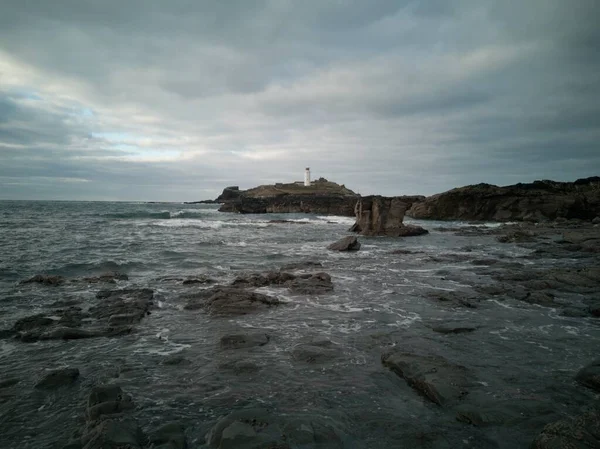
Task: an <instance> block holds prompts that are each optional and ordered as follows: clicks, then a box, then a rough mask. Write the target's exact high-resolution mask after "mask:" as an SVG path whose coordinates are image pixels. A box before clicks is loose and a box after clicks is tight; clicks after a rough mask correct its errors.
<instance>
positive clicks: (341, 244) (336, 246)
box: [327, 235, 360, 251]
mask: <svg viewBox="0 0 600 449" xmlns="http://www.w3.org/2000/svg"><path fill="white" fill-rule="evenodd" d="M327 249H330V250H331V251H358V250H359V249H360V242H359V241H358V239H357V238H356V237H354V236H352V235H349V236H347V237H344V238H342V239H340V240H338V241H337V242H334V243H332V244H331V245H329V246H328V247H327Z"/></svg>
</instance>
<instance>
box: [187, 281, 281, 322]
mask: <svg viewBox="0 0 600 449" xmlns="http://www.w3.org/2000/svg"><path fill="white" fill-rule="evenodd" d="M280 304H281V301H279V299H277V298H275V297H273V296H268V295H264V294H262V293H256V292H253V291H248V290H244V289H241V288H235V287H214V288H211V289H208V290H203V291H200V292H198V293H196V294H194V295H192V296H190V297H189V300H188V302H187V304H186V305H185V306H184V309H186V310H198V309H203V310H205V311H206V312H208V313H210V314H212V315H223V316H235V315H247V314H249V313H254V312H258V311H260V310H267V309H269V308H271V307H276V306H278V305H280Z"/></svg>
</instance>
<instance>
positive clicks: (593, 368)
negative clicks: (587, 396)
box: [575, 359, 600, 393]
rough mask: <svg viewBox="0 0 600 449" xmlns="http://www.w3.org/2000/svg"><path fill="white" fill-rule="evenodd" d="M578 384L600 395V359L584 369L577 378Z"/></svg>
mask: <svg viewBox="0 0 600 449" xmlns="http://www.w3.org/2000/svg"><path fill="white" fill-rule="evenodd" d="M575 379H576V380H577V382H579V383H580V384H581V385H585V386H586V387H588V388H591V389H593V390H596V391H597V392H599V393H600V359H598V360H595V361H594V362H592V363H591V364H589V365H587V366H585V367H583V368H582V369H581V370H580V371H579V372H578V373H577V376H575Z"/></svg>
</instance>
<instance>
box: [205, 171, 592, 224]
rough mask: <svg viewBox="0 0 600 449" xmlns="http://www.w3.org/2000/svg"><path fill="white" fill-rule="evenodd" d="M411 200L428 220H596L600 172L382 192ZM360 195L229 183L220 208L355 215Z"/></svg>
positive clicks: (320, 184) (413, 209)
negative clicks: (428, 191) (425, 192)
mask: <svg viewBox="0 0 600 449" xmlns="http://www.w3.org/2000/svg"><path fill="white" fill-rule="evenodd" d="M382 198H388V199H392V198H395V199H398V200H399V201H401V202H403V203H405V204H406V216H407V217H410V218H416V219H424V220H462V221H496V222H509V221H542V222H543V221H553V220H557V219H579V220H588V221H589V220H594V219H595V218H596V217H600V177H597V176H596V177H590V178H583V179H578V180H576V181H574V182H556V181H550V180H543V181H534V182H532V183H519V184H514V185H509V186H501V187H500V186H496V185H492V184H476V185H469V186H464V187H458V188H455V189H451V190H448V191H446V192H443V193H438V194H436V195H431V196H428V197H425V196H420V195H412V196H393V197H382ZM360 199H361V195H359V194H357V193H355V192H353V191H352V190H350V189H348V188H346V187H345V186H344V185H339V184H336V183H335V182H331V181H328V180H326V179H323V178H321V179H319V180H317V181H315V182H314V183H312V185H311V186H304V185H300V184H299V183H290V184H283V183H277V184H274V185H262V186H258V187H255V188H252V189H248V190H240V189H239V187H237V186H230V187H226V188H225V189H224V190H223V192H222V193H221V195H219V196H218V197H217V198H216V199H215V200H209V201H203V202H204V203H219V204H221V207H220V208H219V211H220V212H233V213H241V214H263V213H314V214H321V215H340V216H347V217H353V216H355V207H356V205H357V203H358V202H359V200H360Z"/></svg>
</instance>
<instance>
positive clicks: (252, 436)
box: [206, 408, 355, 449]
mask: <svg viewBox="0 0 600 449" xmlns="http://www.w3.org/2000/svg"><path fill="white" fill-rule="evenodd" d="M340 427H341V426H340V424H339V423H337V422H336V421H333V420H332V419H331V418H328V417H324V416H315V415H314V414H313V415H309V414H299V413H293V414H291V413H275V412H273V411H272V410H267V409H260V408H249V409H243V410H238V411H234V412H232V413H231V414H229V415H228V416H226V417H224V418H221V419H219V421H218V422H216V424H215V425H214V426H213V428H212V429H211V430H210V431H209V432H208V434H207V435H206V444H207V446H208V447H209V448H251V447H252V448H273V449H291V448H301V447H302V448H309V447H315V448H316V447H323V448H325V447H327V448H331V449H334V448H335V449H343V448H350V447H355V446H354V445H352V444H350V443H349V442H348V437H347V436H346V434H345V432H344V431H343V430H341V429H340Z"/></svg>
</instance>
